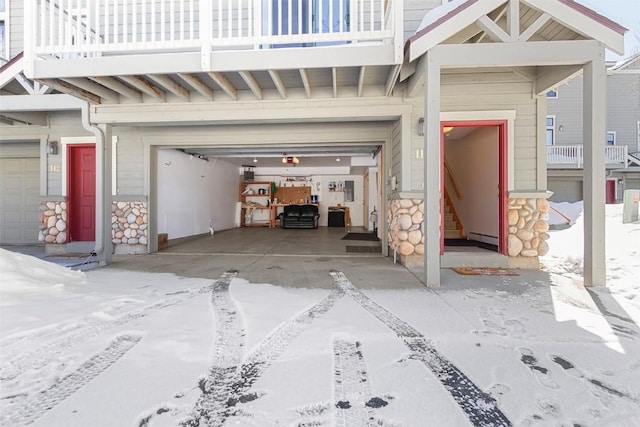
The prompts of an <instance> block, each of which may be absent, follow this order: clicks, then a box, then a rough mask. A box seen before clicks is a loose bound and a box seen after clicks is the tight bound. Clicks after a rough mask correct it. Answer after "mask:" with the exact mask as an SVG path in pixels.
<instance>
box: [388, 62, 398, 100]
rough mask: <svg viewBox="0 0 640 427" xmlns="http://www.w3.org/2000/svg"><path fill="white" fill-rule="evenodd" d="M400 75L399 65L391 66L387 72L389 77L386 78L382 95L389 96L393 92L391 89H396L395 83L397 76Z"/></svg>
mask: <svg viewBox="0 0 640 427" xmlns="http://www.w3.org/2000/svg"><path fill="white" fill-rule="evenodd" d="M399 75H400V64H397V65H393V66H392V67H391V70H390V71H389V76H388V77H387V83H386V84H385V86H384V93H385V95H386V96H391V93H392V92H393V88H394V87H396V82H397V81H398V76H399Z"/></svg>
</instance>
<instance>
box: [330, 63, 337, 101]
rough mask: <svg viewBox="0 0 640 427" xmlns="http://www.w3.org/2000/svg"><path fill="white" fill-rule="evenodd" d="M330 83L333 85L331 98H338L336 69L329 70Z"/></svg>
mask: <svg viewBox="0 0 640 427" xmlns="http://www.w3.org/2000/svg"><path fill="white" fill-rule="evenodd" d="M331 81H332V84H333V97H334V98H337V97H338V69H337V68H336V67H333V68H331Z"/></svg>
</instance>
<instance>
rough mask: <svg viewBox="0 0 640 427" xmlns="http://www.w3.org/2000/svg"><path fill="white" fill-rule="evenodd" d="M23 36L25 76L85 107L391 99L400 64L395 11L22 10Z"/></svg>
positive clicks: (165, 3)
mask: <svg viewBox="0 0 640 427" xmlns="http://www.w3.org/2000/svg"><path fill="white" fill-rule="evenodd" d="M25 26H26V27H27V28H32V29H34V31H27V32H26V34H25V54H24V57H25V59H24V67H25V69H24V73H25V75H27V76H28V77H30V78H33V79H35V80H38V81H40V82H42V83H44V84H46V85H48V86H50V87H51V88H53V89H55V90H57V91H60V92H64V93H69V94H72V95H74V96H76V97H79V98H82V99H85V100H87V101H89V102H90V103H92V104H109V103H121V102H172V101H174V100H175V101H183V102H184V101H191V100H192V98H193V100H196V101H202V100H205V101H206V100H209V101H213V99H214V96H213V92H214V91H216V92H217V91H220V93H224V96H223V97H222V98H221V99H231V100H237V99H238V97H239V92H243V93H245V92H246V93H250V94H251V95H252V96H253V97H254V98H255V99H258V100H259V99H262V97H263V96H264V92H265V91H273V92H277V93H278V94H279V96H280V97H282V98H286V97H288V96H289V95H288V94H289V93H290V92H299V91H303V92H304V94H306V97H307V98H311V97H313V96H314V94H320V93H322V96H323V97H324V96H326V92H327V91H328V92H329V95H331V93H332V94H333V96H334V97H338V96H340V93H343V94H344V93H348V94H350V95H352V94H353V95H355V96H367V94H370V95H373V96H380V95H382V96H384V95H387V96H388V95H389V94H390V93H391V91H392V90H393V87H394V85H395V81H396V79H397V75H398V71H399V68H400V65H401V63H402V59H403V52H402V49H403V43H404V40H403V39H402V37H403V2H402V0H269V1H265V0H233V1H231V0H25ZM216 98H217V99H220V98H218V97H216Z"/></svg>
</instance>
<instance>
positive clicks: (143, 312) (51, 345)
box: [0, 285, 212, 381]
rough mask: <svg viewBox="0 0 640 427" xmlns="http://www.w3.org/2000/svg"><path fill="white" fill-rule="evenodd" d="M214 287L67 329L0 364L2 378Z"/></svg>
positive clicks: (14, 375)
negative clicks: (46, 341) (42, 343)
mask: <svg viewBox="0 0 640 427" xmlns="http://www.w3.org/2000/svg"><path fill="white" fill-rule="evenodd" d="M211 287H212V285H206V286H203V287H201V288H198V289H196V290H194V291H190V292H189V293H188V294H185V295H181V296H176V297H171V298H165V299H163V300H160V301H156V302H155V303H153V304H150V305H147V306H145V307H141V308H139V309H136V310H133V311H130V312H128V313H123V314H121V315H120V316H117V317H115V319H114V320H110V321H104V322H100V323H90V324H89V325H87V326H85V327H82V328H79V329H73V330H71V331H70V332H68V333H64V334H62V336H59V337H57V338H55V339H53V340H52V341H50V342H48V343H46V344H44V345H41V346H39V347H37V348H35V349H33V350H31V351H29V352H25V353H23V354H21V355H20V356H18V357H15V358H13V359H12V360H9V361H8V362H7V363H6V365H5V366H3V367H2V368H0V381H11V380H13V379H15V378H17V377H18V376H20V375H21V374H22V373H24V372H25V371H31V370H37V369H40V368H42V367H44V366H46V365H48V364H50V363H51V362H53V361H54V360H55V359H56V358H57V357H58V356H59V355H60V354H61V353H63V351H65V350H67V349H68V348H69V347H72V346H74V345H76V344H79V343H81V342H82V341H85V340H87V339H89V338H92V337H95V336H96V335H98V334H100V333H101V332H103V331H106V330H108V329H112V328H116V327H118V326H122V325H124V324H126V323H128V322H131V321H133V320H137V319H141V318H143V317H146V316H149V315H150V314H153V313H154V312H156V311H158V310H162V309H164V308H167V307H170V306H173V305H176V304H179V303H181V302H182V301H184V300H186V299H188V298H193V297H195V296H198V295H200V294H202V293H205V292H209V291H210V290H211Z"/></svg>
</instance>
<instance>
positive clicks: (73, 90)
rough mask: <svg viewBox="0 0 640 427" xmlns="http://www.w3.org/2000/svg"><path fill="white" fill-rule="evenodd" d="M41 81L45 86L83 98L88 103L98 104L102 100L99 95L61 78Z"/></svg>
mask: <svg viewBox="0 0 640 427" xmlns="http://www.w3.org/2000/svg"><path fill="white" fill-rule="evenodd" d="M40 81H41V82H42V83H44V84H46V85H47V86H50V87H52V88H54V89H55V90H57V91H59V92H62V93H68V94H69V95H73V96H75V97H76V98H80V99H83V100H85V101H87V102H88V103H90V104H100V103H101V102H102V100H101V99H100V97H99V96H98V95H94V94H93V93H89V92H87V91H86V90H82V89H80V88H79V87H76V86H73V85H70V84H68V83H66V82H63V81H61V80H53V79H52V80H48V79H42V80H40Z"/></svg>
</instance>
